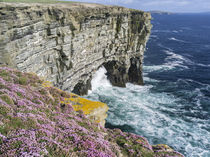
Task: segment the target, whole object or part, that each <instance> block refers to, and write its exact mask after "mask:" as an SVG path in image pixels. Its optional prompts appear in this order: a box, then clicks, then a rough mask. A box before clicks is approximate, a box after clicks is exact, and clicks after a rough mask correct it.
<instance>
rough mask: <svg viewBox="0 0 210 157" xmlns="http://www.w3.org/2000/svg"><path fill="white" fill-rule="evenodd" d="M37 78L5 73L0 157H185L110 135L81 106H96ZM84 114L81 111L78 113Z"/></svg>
mask: <svg viewBox="0 0 210 157" xmlns="http://www.w3.org/2000/svg"><path fill="white" fill-rule="evenodd" d="M43 83H44V81H43V80H41V79H39V78H38V77H37V76H36V75H34V74H30V73H22V72H19V71H17V70H14V69H11V68H7V67H0V156H34V157H39V156H53V157H57V156H67V157H68V156H69V157H70V156H82V157H83V156H84V157H115V156H122V155H125V156H131V157H132V156H133V157H134V156H135V157H136V156H139V157H140V156H147V155H148V156H157V157H162V156H164V157H167V156H171V157H175V156H178V157H182V155H181V154H179V153H177V152H175V151H173V150H172V149H169V148H168V147H167V148H166V147H164V146H161V145H158V146H153V147H152V146H151V145H149V143H148V141H147V140H146V139H145V138H143V137H141V136H138V135H135V134H129V133H123V132H122V131H121V130H119V129H114V130H110V129H105V128H103V127H102V126H99V125H98V124H97V123H95V122H94V121H93V120H90V119H88V118H87V116H86V115H84V114H83V112H80V111H78V112H75V107H74V105H75V103H74V102H75V101H77V103H76V104H77V105H78V103H85V104H86V105H90V106H89V107H88V106H77V107H78V108H80V107H82V108H84V109H86V112H87V113H88V112H90V111H91V110H92V107H94V104H96V105H99V106H100V105H103V104H102V103H101V104H100V103H96V102H93V103H91V101H88V100H84V99H82V98H80V97H78V96H77V95H75V94H72V93H67V92H64V91H62V90H60V89H57V88H55V87H53V86H52V84H50V83H49V82H47V83H45V84H44V85H45V87H43ZM78 110H80V109H78Z"/></svg>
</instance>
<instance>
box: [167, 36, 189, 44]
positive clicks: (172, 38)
mask: <svg viewBox="0 0 210 157" xmlns="http://www.w3.org/2000/svg"><path fill="white" fill-rule="evenodd" d="M168 39H169V40H172V41H177V42H182V43H188V42H186V41H184V40H180V39H176V38H174V37H171V38H168Z"/></svg>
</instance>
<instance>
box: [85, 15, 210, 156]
mask: <svg viewBox="0 0 210 157" xmlns="http://www.w3.org/2000/svg"><path fill="white" fill-rule="evenodd" d="M153 18H154V20H153V21H152V24H153V26H154V27H153V30H152V34H151V37H150V40H149V42H148V44H147V49H146V52H145V59H144V67H143V70H144V82H145V85H144V86H137V85H133V84H130V83H128V84H127V86H126V88H119V87H112V86H111V84H110V83H109V81H108V80H107V79H106V75H105V73H106V70H105V69H104V68H103V67H102V68H101V69H99V70H98V71H97V73H96V75H95V76H94V78H93V80H92V86H93V89H92V91H90V92H89V94H88V96H86V97H88V98H90V99H92V100H99V101H102V102H105V103H107V104H108V105H109V107H110V109H109V111H108V118H107V123H106V127H109V128H120V129H122V130H123V131H127V132H133V133H136V134H139V135H142V136H144V137H146V138H147V139H148V140H149V142H150V143H151V144H158V143H164V144H168V145H169V146H171V147H172V148H174V149H175V150H177V151H179V152H181V153H183V154H184V155H185V156H187V157H199V156H200V157H210V15H205V14H174V15H153ZM207 19H209V20H207Z"/></svg>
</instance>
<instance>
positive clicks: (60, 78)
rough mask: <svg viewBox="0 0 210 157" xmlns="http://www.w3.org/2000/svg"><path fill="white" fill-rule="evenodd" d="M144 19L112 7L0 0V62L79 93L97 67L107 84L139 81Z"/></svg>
mask: <svg viewBox="0 0 210 157" xmlns="http://www.w3.org/2000/svg"><path fill="white" fill-rule="evenodd" d="M150 19H151V16H150V14H148V13H144V12H141V11H137V10H132V9H126V8H122V7H115V6H103V5H96V4H79V3H69V4H47V5H46V4H20V3H19V4H14V3H12V4H9V3H0V28H1V29H0V63H1V64H7V65H9V66H12V67H15V68H18V69H19V70H21V71H25V72H35V73H37V74H38V75H39V76H42V77H45V78H46V79H47V80H49V81H51V82H53V83H54V85H56V86H57V87H59V88H61V89H64V90H68V91H73V92H75V93H78V94H81V95H82V94H85V93H86V92H87V90H88V89H90V88H91V84H90V81H91V78H92V75H93V73H94V72H95V71H96V70H97V69H98V68H99V67H100V66H104V67H105V68H106V70H107V75H108V79H109V80H110V81H111V83H112V84H113V85H116V86H122V87H123V86H125V83H126V82H132V83H135V84H143V80H142V60H143V52H144V49H145V44H146V41H147V39H148V37H149V34H150V29H151V24H150Z"/></svg>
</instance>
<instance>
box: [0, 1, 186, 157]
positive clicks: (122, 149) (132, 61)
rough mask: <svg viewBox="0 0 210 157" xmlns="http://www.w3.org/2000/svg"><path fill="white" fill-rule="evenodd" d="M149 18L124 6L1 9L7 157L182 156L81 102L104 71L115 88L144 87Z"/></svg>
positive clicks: (3, 148)
mask: <svg viewBox="0 0 210 157" xmlns="http://www.w3.org/2000/svg"><path fill="white" fill-rule="evenodd" d="M150 20H151V15H150V14H149V13H145V12H142V11H138V10H133V9H127V8H123V7H117V6H104V5H98V4H86V3H65V4H64V3H52V4H45V3H42V4H40V3H30V4H27V3H5V2H4V3H0V64H1V65H2V67H0V157H1V156H2V157H4V156H9V157H10V156H11V157H13V156H22V157H26V156H37V157H38V156H53V157H58V156H59V157H60V156H69V157H77V156H81V157H85V156H87V157H115V156H117V157H141V156H142V157H150V156H151V157H152V156H155V157H166V156H167V157H168V156H171V157H175V156H178V157H182V155H181V154H179V153H178V152H175V151H174V150H173V149H171V148H170V147H169V146H167V145H163V144H160V145H153V146H152V145H150V144H149V143H148V141H147V140H146V139H145V138H144V137H141V136H138V135H135V134H132V133H125V132H122V131H120V130H119V129H113V130H111V129H106V128H104V124H105V118H106V117H107V114H106V112H107V110H108V106H107V105H106V104H104V103H101V102H94V101H90V100H87V99H84V98H82V97H80V96H79V95H84V94H86V93H87V91H88V90H89V89H91V79H92V76H93V74H94V73H95V72H96V71H97V70H98V69H99V68H100V67H101V66H104V67H105V68H106V70H107V77H108V79H109V80H110V82H111V83H112V84H113V85H115V86H120V87H125V84H126V83H127V82H131V83H134V84H138V85H142V84H143V79H142V62H143V53H144V49H145V46H146V42H147V40H148V38H149V35H150V30H151V27H152V26H151V24H150ZM8 67H10V68H8ZM32 72H33V73H32ZM74 93H76V94H74ZM77 94H79V95H77Z"/></svg>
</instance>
